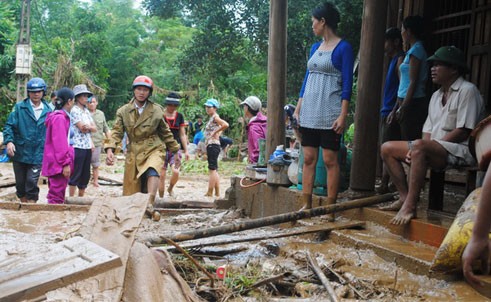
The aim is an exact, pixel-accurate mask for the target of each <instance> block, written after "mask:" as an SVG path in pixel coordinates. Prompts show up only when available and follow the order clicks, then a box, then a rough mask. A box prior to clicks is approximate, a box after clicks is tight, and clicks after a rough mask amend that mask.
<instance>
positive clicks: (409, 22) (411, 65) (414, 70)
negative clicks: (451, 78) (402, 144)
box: [397, 16, 429, 141]
mask: <svg viewBox="0 0 491 302" xmlns="http://www.w3.org/2000/svg"><path fill="white" fill-rule="evenodd" d="M423 31H424V23H423V18H422V17H420V16H409V17H406V18H405V19H404V21H403V22H402V30H401V34H402V40H403V41H404V44H405V45H407V46H409V47H410V48H409V50H408V51H407V53H406V56H405V57H404V60H403V61H402V64H401V65H400V66H399V71H400V82H399V90H398V91H397V98H398V104H399V109H398V120H399V124H400V125H401V138H402V139H403V140H408V141H412V140H415V139H418V138H421V137H422V131H423V124H424V122H425V120H426V116H427V115H428V104H429V100H428V99H427V98H426V94H425V86H426V79H427V78H428V66H427V64H426V59H427V55H426V51H425V49H424V47H423V43H422V42H421V37H422V35H423Z"/></svg>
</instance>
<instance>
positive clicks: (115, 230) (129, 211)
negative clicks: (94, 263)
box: [48, 193, 148, 302]
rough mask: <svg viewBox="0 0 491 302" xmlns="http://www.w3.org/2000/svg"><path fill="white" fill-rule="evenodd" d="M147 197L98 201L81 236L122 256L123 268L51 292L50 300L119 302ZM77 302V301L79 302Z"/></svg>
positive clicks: (93, 205) (112, 198)
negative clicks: (68, 298)
mask: <svg viewBox="0 0 491 302" xmlns="http://www.w3.org/2000/svg"><path fill="white" fill-rule="evenodd" d="M147 204H148V195H146V194H142V193H137V194H134V195H131V196H123V197H118V198H114V197H107V198H99V199H97V200H96V201H95V202H94V203H93V204H92V206H91V208H90V210H89V213H88V214H87V217H86V218H85V221H84V223H83V225H82V227H81V229H80V234H81V235H82V236H83V237H84V238H86V239H89V240H91V241H93V242H94V243H96V244H98V245H100V246H102V247H104V248H107V249H108V250H110V251H112V252H113V253H115V254H117V255H119V257H120V258H121V262H122V265H121V266H120V267H118V268H116V269H114V270H112V271H109V272H106V273H103V274H100V275H98V276H95V277H92V278H90V279H87V280H84V281H80V282H77V283H75V284H72V285H69V286H68V287H64V288H61V289H58V290H56V291H54V292H51V293H49V299H48V301H60V300H63V299H64V298H65V299H66V297H70V301H71V300H77V298H79V299H80V300H81V301H84V299H88V297H89V300H90V301H105V302H110V301H114V302H119V301H120V300H121V296H122V292H123V286H124V276H125V271H126V266H127V262H128V257H129V254H130V249H131V246H132V245H133V242H134V240H135V235H136V231H137V229H138V227H139V225H140V223H141V221H142V219H143V216H144V213H145V209H146V207H147ZM77 301H78V300H77Z"/></svg>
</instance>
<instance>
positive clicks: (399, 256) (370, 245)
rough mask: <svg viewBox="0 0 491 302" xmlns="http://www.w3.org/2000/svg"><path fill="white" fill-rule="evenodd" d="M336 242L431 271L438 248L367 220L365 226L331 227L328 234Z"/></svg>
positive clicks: (418, 271) (420, 270)
mask: <svg viewBox="0 0 491 302" xmlns="http://www.w3.org/2000/svg"><path fill="white" fill-rule="evenodd" d="M329 238H330V239H331V240H333V241H334V242H335V243H337V244H340V245H344V246H349V247H355V248H358V249H370V250H373V251H374V252H375V253H376V254H377V255H378V256H379V257H380V258H382V259H384V260H385V261H388V262H392V263H396V264H398V265H400V266H401V267H403V268H404V269H406V270H407V271H409V272H411V273H414V274H418V275H428V272H429V268H430V266H431V261H432V260H433V257H434V256H435V253H436V250H437V249H436V248H434V247H432V246H429V245H427V244H422V243H417V242H414V241H410V240H407V239H404V238H403V237H402V236H399V235H394V234H392V233H391V232H390V231H389V230H388V229H387V228H385V227H382V226H380V225H377V224H375V223H373V222H367V224H366V229H363V230H359V229H349V230H335V231H332V232H331V234H330V237H329Z"/></svg>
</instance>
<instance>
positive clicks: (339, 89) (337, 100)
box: [294, 3, 353, 221]
mask: <svg viewBox="0 0 491 302" xmlns="http://www.w3.org/2000/svg"><path fill="white" fill-rule="evenodd" d="M339 21H340V18H339V11H338V10H337V8H336V7H335V6H334V5H333V4H332V3H325V4H324V5H322V6H320V7H318V8H316V9H314V10H313V12H312V30H313V32H314V34H315V35H316V36H318V37H322V41H321V42H318V43H315V44H314V45H313V46H312V49H311V51H310V58H309V61H308V63H307V73H306V75H305V79H304V82H303V85H302V89H301V91H300V98H299V100H298V105H297V108H296V109H295V113H294V117H295V118H296V119H297V120H298V124H299V126H300V128H299V130H300V133H301V135H302V147H303V155H304V164H303V176H302V187H303V196H302V201H303V208H302V209H308V208H311V207H312V189H313V183H314V177H315V166H316V163H317V157H318V152H319V151H318V150H319V147H321V148H322V156H323V159H324V165H325V166H326V169H327V192H328V193H327V204H333V203H335V202H336V198H337V193H338V186H339V164H338V161H337V153H338V150H339V147H340V139H341V134H342V133H343V131H344V128H345V121H346V116H347V115H348V107H349V101H350V98H351V86H352V84H353V49H352V47H351V45H350V44H349V43H348V42H347V41H345V40H342V39H341V38H340V37H339V36H338V35H337V34H336V29H337V26H338V23H339ZM328 219H329V220H330V221H333V220H334V216H333V215H331V216H330V217H329V218H328Z"/></svg>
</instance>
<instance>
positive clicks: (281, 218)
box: [147, 193, 395, 245]
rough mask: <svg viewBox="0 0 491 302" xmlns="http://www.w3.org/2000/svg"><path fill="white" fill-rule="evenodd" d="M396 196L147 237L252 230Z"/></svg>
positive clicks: (160, 239)
mask: <svg viewBox="0 0 491 302" xmlns="http://www.w3.org/2000/svg"><path fill="white" fill-rule="evenodd" d="M394 196H395V194H394V193H389V194H384V195H377V196H372V197H367V198H360V199H355V200H351V201H345V202H340V203H336V204H333V205H329V206H324V207H318V208H313V209H310V210H304V211H297V212H290V213H285V214H279V215H273V216H269V217H264V218H257V219H250V220H247V221H243V222H240V223H233V224H229V225H224V226H219V227H214V228H203V229H199V230H195V231H189V232H183V233H178V234H173V235H166V236H157V237H152V238H149V239H147V241H148V242H149V244H150V245H158V244H162V243H163V242H165V240H164V238H169V239H171V240H173V241H176V242H179V241H186V240H192V239H199V238H204V237H212V236H217V235H223V234H229V233H234V232H238V231H244V230H250V229H255V228H260V227H264V226H270V225H275V224H280V223H284V222H288V221H295V220H300V219H305V218H310V217H314V216H322V215H325V214H329V213H335V212H340V211H344V210H349V209H354V208H362V207H366V206H371V205H375V204H379V203H383V202H387V201H390V200H393V199H394Z"/></svg>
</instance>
